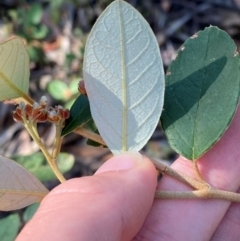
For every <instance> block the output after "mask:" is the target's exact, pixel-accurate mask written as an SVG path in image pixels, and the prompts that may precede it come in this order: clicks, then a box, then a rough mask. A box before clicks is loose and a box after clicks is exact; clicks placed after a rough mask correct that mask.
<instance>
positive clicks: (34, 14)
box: [27, 3, 43, 25]
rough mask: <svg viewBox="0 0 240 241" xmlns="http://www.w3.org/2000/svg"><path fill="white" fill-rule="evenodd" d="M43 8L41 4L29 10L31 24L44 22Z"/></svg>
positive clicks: (34, 5)
mask: <svg viewBox="0 0 240 241" xmlns="http://www.w3.org/2000/svg"><path fill="white" fill-rule="evenodd" d="M42 15H43V8H42V6H41V4H38V3H35V4H33V5H32V6H31V8H30V9H29V11H28V13H27V16H28V19H29V21H30V22H31V24H35V25H36V24H39V23H40V21H41V20H42Z"/></svg>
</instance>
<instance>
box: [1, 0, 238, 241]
mask: <svg viewBox="0 0 240 241" xmlns="http://www.w3.org/2000/svg"><path fill="white" fill-rule="evenodd" d="M111 2H112V0H99V1H97V0H52V1H51V0H28V1H27V0H1V1H0V43H2V42H4V41H6V40H8V39H9V38H12V37H14V36H20V37H22V38H23V39H24V40H25V43H26V47H27V51H28V53H29V56H30V61H31V63H30V69H31V77H30V95H31V97H32V98H33V99H34V100H36V101H39V99H40V97H41V96H42V95H45V96H47V97H48V100H49V105H51V106H55V105H57V104H61V105H63V106H65V107H67V108H70V107H71V105H72V103H73V102H74V100H75V99H76V97H77V96H78V91H77V85H78V81H79V80H80V79H82V61H83V54H84V46H85V43H86V39H87V36H88V34H89V32H90V30H91V28H92V26H93V24H94V23H95V21H96V19H97V18H98V16H99V15H100V14H101V13H102V11H103V10H104V9H105V8H106V6H107V5H108V4H110V3H111ZM127 2H129V3H130V4H132V5H133V6H134V7H135V8H136V9H138V10H139V11H140V12H141V13H142V15H143V16H144V17H145V18H146V20H147V21H148V22H149V24H150V26H151V27H152V29H153V31H154V33H155V35H156V38H157V41H158V43H159V46H160V48H161V55H162V58H163V63H164V68H165V70H166V69H167V67H168V65H169V63H170V62H171V61H172V59H174V57H175V56H176V52H177V50H178V48H179V47H180V46H181V45H182V44H183V43H184V41H185V40H187V39H188V38H189V37H190V36H192V35H193V34H194V33H196V32H197V31H199V30H203V29H204V28H205V27H207V26H209V25H215V26H218V27H219V28H221V29H223V30H225V31H226V32H228V33H229V34H230V35H231V36H232V38H233V39H234V41H235V43H236V45H237V46H239V45H240V0H148V1H147V0H145V1H144V0H128V1H127ZM13 110H14V106H11V105H6V104H3V103H0V116H1V118H0V154H1V155H4V156H6V157H9V158H12V159H14V160H15V161H17V162H18V163H20V164H21V165H23V166H24V167H26V168H27V169H28V170H30V171H31V172H32V173H34V174H35V175H36V176H37V177H38V178H39V179H40V180H41V181H42V182H43V183H44V184H45V185H46V187H47V188H48V189H52V188H54V187H55V186H56V185H58V184H59V182H58V181H57V180H56V178H55V176H54V174H53V173H52V171H51V169H50V168H49V167H48V165H47V164H46V162H45V159H44V157H43V156H42V154H41V153H40V152H39V148H38V146H37V145H36V143H34V142H33V141H32V140H31V138H30V137H29V135H28V133H27V131H26V130H25V129H24V128H23V126H22V125H21V124H19V123H16V122H14V121H13V119H12V115H11V112H12V111H13ZM39 133H40V135H41V137H42V138H43V139H44V140H45V143H46V145H47V146H48V147H49V148H51V146H52V143H53V140H54V127H53V126H51V125H50V124H49V125H48V124H44V125H39ZM61 152H62V153H61V155H60V158H59V166H60V169H61V170H62V172H63V173H64V175H65V177H66V178H67V179H69V178H73V177H80V176H85V175H92V174H93V173H94V172H95V171H96V170H97V169H98V168H99V166H101V165H102V163H103V162H105V161H106V160H107V159H109V158H110V157H111V154H110V152H109V150H108V149H107V148H101V147H92V146H88V145H87V144H86V140H85V139H84V138H82V137H80V136H78V135H76V134H69V135H67V136H66V137H65V138H64V141H63V145H62V150H61ZM142 152H143V153H144V154H146V155H148V156H150V157H152V158H155V159H159V160H162V161H163V162H165V163H166V164H171V163H172V162H173V161H174V160H175V159H176V158H177V155H176V153H174V152H173V151H172V150H171V148H170V147H169V145H168V142H167V140H166V138H165V135H164V133H163V131H162V130H161V126H160V125H159V126H158V127H157V129H156V131H155V133H154V134H153V136H152V138H151V140H150V141H149V142H148V144H147V145H146V146H145V147H144V149H143V151H142ZM37 207H38V204H34V205H32V206H30V207H28V208H25V209H22V210H19V211H13V212H0V240H1V241H12V240H14V239H15V237H16V235H17V233H18V232H19V231H20V230H21V229H22V227H23V226H24V225H25V223H27V222H28V221H29V220H30V218H31V217H32V215H33V214H34V212H35V211H36V209H37Z"/></svg>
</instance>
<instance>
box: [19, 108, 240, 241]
mask: <svg viewBox="0 0 240 241" xmlns="http://www.w3.org/2000/svg"><path fill="white" fill-rule="evenodd" d="M239 123H240V110H238V112H237V114H236V116H235V118H234V120H233V122H232V124H231V126H230V127H229V129H228V130H227V131H226V133H225V134H224V136H223V137H222V139H221V140H220V141H219V142H218V143H217V144H216V145H214V147H213V148H212V149H211V150H209V151H208V152H207V153H206V154H205V155H204V156H203V157H202V158H200V159H199V161H198V165H199V169H200V171H201V173H202V176H203V177H204V179H205V180H206V181H207V182H209V183H210V185H212V186H213V187H216V188H221V189H225V190H229V191H236V190H237V189H238V188H239V185H240V127H239ZM141 159H142V160H141ZM172 167H173V168H174V169H175V170H178V171H180V172H182V173H185V174H188V175H191V174H192V173H193V172H192V166H191V162H189V161H187V160H185V159H184V158H179V159H178V160H177V161H176V162H174V164H173V165H172ZM156 176H157V175H156V171H155V169H154V167H153V165H152V163H151V162H150V161H149V160H148V159H147V158H146V157H143V158H141V157H140V156H138V155H136V154H135V155H134V154H131V155H129V154H124V155H119V156H116V157H113V158H111V159H110V160H109V161H108V162H106V163H105V164H104V165H103V166H102V167H101V168H100V169H99V170H98V171H97V173H96V174H95V175H94V176H92V177H82V178H76V179H72V180H69V181H67V182H65V183H63V184H61V185H59V186H58V187H56V188H55V189H54V190H52V191H51V192H50V193H49V194H48V195H47V196H46V197H45V198H44V200H43V201H42V203H41V206H40V208H39V210H38V212H37V213H36V215H35V216H34V217H33V219H32V220H31V221H30V222H29V223H28V224H27V225H26V227H25V228H24V229H23V231H22V232H21V233H20V235H19V236H18V238H17V239H16V241H28V240H29V241H42V240H49V241H50V240H51V241H75V240H76V241H79V240H81V241H85V240H86V241H94V240H100V241H102V240H103V241H111V240H112V241H119V240H121V241H125V240H126V241H128V240H135V241H139V240H142V241H148V240H153V241H158V240H160V241H162V240H163V241H166V240H167V241H185V240H194V241H205V240H206V241H209V240H211V241H221V240H223V241H226V240H228V241H234V240H236V241H237V240H240V218H239V217H240V204H236V203H233V204H230V202H228V201H222V200H157V199H154V191H155V188H156ZM158 189H162V190H175V191H176V190H180V191H187V190H191V189H190V188H189V187H187V186H186V185H184V184H182V183H179V182H178V181H177V180H174V179H172V178H170V177H167V176H164V178H162V180H161V182H160V184H159V185H158Z"/></svg>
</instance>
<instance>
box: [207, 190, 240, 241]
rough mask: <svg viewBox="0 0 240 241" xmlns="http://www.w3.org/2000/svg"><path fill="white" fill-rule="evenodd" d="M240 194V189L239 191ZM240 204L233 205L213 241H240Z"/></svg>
mask: <svg viewBox="0 0 240 241" xmlns="http://www.w3.org/2000/svg"><path fill="white" fill-rule="evenodd" d="M238 192H240V189H239V190H238ZM239 217H240V203H232V204H231V205H230V208H229V209H228V210H227V213H226V215H225V216H224V218H223V219H222V221H221V223H220V224H219V226H218V227H217V230H216V231H215V233H214V235H213V237H212V239H211V241H226V240H231V241H239V240H240V218H239Z"/></svg>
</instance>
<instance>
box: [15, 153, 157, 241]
mask: <svg viewBox="0 0 240 241" xmlns="http://www.w3.org/2000/svg"><path fill="white" fill-rule="evenodd" d="M156 183H157V175H156V170H155V168H154V166H153V164H152V163H151V162H150V160H149V159H148V158H146V157H142V156H141V155H140V154H139V153H124V154H121V155H118V156H114V157H112V158H111V159H110V160H108V161H107V162H106V163H104V164H103V165H102V166H101V167H100V169H99V170H98V171H97V172H96V173H95V175H94V176H92V177H82V178H75V179H71V180H69V181H66V182H65V183H63V184H61V185H59V186H58V187H56V188H55V189H53V190H52V191H51V192H50V193H49V194H48V195H47V196H46V197H45V198H44V199H43V201H42V203H41V205H40V208H39V210H38V212H37V213H36V214H35V216H34V217H33V219H32V220H31V221H30V222H29V223H28V224H27V225H26V227H25V228H24V229H23V231H22V232H21V233H20V235H19V236H18V238H17V239H16V241H23V240H24V241H27V240H31V241H42V240H51V241H79V240H81V241H85V240H87V241H89V240H91V241H94V240H100V241H101V240H103V241H111V240H112V241H118V240H119V241H120V240H121V241H123V240H124V241H125V240H131V239H132V238H133V237H134V236H135V235H136V234H137V233H138V231H139V229H140V228H141V226H142V224H143V222H144V220H145V218H146V216H147V214H148V212H149V210H150V208H151V205H152V203H153V199H154V192H155V188H156Z"/></svg>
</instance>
